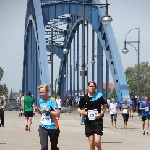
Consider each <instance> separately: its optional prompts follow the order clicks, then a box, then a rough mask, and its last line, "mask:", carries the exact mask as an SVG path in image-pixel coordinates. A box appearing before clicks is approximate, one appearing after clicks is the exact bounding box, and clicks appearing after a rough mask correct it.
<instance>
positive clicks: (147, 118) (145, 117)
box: [142, 115, 150, 121]
mask: <svg viewBox="0 0 150 150" xmlns="http://www.w3.org/2000/svg"><path fill="white" fill-rule="evenodd" d="M145 120H150V115H149V116H142V121H145Z"/></svg>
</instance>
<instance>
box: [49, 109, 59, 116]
mask: <svg viewBox="0 0 150 150" xmlns="http://www.w3.org/2000/svg"><path fill="white" fill-rule="evenodd" d="M50 114H51V115H53V116H56V117H59V116H60V111H59V109H54V110H53V111H50Z"/></svg>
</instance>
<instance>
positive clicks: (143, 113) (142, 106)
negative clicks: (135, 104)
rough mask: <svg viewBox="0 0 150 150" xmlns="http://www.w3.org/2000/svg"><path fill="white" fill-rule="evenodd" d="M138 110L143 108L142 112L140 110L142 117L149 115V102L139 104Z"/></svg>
mask: <svg viewBox="0 0 150 150" xmlns="http://www.w3.org/2000/svg"><path fill="white" fill-rule="evenodd" d="M140 108H145V109H144V110H142V116H148V115H150V103H149V102H147V103H146V102H145V101H143V102H141V103H140Z"/></svg>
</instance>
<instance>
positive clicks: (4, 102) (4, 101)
mask: <svg viewBox="0 0 150 150" xmlns="http://www.w3.org/2000/svg"><path fill="white" fill-rule="evenodd" d="M5 109H6V99H5V100H4V110H5Z"/></svg>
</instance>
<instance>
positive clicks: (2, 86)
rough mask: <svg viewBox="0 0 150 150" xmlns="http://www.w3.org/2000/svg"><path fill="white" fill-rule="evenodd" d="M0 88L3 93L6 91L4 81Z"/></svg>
mask: <svg viewBox="0 0 150 150" xmlns="http://www.w3.org/2000/svg"><path fill="white" fill-rule="evenodd" d="M0 89H1V90H2V91H3V93H4V94H5V93H6V92H7V91H8V89H7V86H6V84H5V83H4V84H3V85H0Z"/></svg>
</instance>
